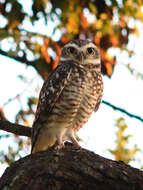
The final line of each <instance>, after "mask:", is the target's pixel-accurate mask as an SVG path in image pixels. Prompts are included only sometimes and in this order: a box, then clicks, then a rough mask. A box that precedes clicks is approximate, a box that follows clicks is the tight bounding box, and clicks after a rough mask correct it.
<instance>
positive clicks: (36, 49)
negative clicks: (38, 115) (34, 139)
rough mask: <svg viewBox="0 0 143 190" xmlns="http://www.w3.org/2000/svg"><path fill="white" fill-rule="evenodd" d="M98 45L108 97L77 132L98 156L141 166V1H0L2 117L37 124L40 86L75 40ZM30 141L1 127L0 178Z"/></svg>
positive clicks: (28, 147) (28, 151)
mask: <svg viewBox="0 0 143 190" xmlns="http://www.w3.org/2000/svg"><path fill="white" fill-rule="evenodd" d="M75 38H76V39H77V38H80V39H87V38H88V39H91V40H92V41H94V42H95V43H96V45H97V46H98V47H99V48H100V52H101V62H102V74H103V80H104V95H103V102H102V104H101V106H100V108H99V110H98V112H97V113H93V114H92V117H91V118H90V120H89V121H88V123H87V124H86V125H85V126H84V127H83V128H82V129H81V130H80V131H79V134H78V135H79V138H80V139H81V140H80V144H81V146H82V147H85V148H87V149H89V150H91V151H94V152H95V153H97V154H100V155H101V156H104V157H106V158H110V159H113V160H122V161H124V162H125V163H129V164H130V165H132V166H133V167H137V168H140V169H141V168H142V167H143V140H142V139H143V138H142V135H143V45H142V44H143V1H142V0H126V1H125V0H100V1H98V0H72V1H68V0H62V1H59V0H24V1H22V0H0V121H1V120H8V121H10V122H12V123H18V124H22V125H25V126H27V127H31V126H32V122H33V119H34V113H35V110H36V105H37V101H38V96H39V91H40V89H41V87H42V84H43V82H44V80H45V79H46V78H47V76H48V74H49V73H50V72H51V71H52V70H54V69H55V68H56V66H57V65H58V60H59V56H60V52H61V48H62V47H63V46H64V44H66V43H67V42H68V41H70V40H72V39H75ZM29 153H30V139H29V138H28V137H20V136H16V135H14V134H11V133H7V132H5V131H3V130H0V175H1V174H2V173H3V172H4V169H5V168H6V167H7V166H8V165H10V164H11V163H12V162H13V161H15V160H17V159H19V158H21V157H24V156H26V155H28V154H29Z"/></svg>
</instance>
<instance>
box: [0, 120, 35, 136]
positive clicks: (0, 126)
mask: <svg viewBox="0 0 143 190" xmlns="http://www.w3.org/2000/svg"><path fill="white" fill-rule="evenodd" d="M0 130H3V131H7V132H10V133H14V134H15V135H19V136H27V137H31V132H32V128H31V127H25V126H23V125H19V124H13V123H10V122H9V121H4V120H0Z"/></svg>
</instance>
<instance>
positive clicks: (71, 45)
mask: <svg viewBox="0 0 143 190" xmlns="http://www.w3.org/2000/svg"><path fill="white" fill-rule="evenodd" d="M64 47H66V48H68V47H74V48H79V47H78V46H77V45H76V44H70V43H69V44H66V45H65V46H64Z"/></svg>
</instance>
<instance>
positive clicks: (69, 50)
mask: <svg viewBox="0 0 143 190" xmlns="http://www.w3.org/2000/svg"><path fill="white" fill-rule="evenodd" d="M67 50H68V52H69V53H71V54H73V53H75V52H76V49H75V48H74V47H68V48H67Z"/></svg>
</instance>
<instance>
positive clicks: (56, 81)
mask: <svg viewBox="0 0 143 190" xmlns="http://www.w3.org/2000/svg"><path fill="white" fill-rule="evenodd" d="M102 93H103V82H102V77H101V62H100V52H99V49H98V48H97V47H96V45H95V44H94V43H93V42H91V41H90V40H81V39H78V40H72V41H70V42H69V43H67V44H66V45H65V46H64V47H63V48H62V51H61V56H60V60H59V64H58V66H57V68H56V69H55V70H54V71H53V72H52V73H50V74H49V75H48V78H47V80H46V81H45V82H44V85H43V87H42V89H41V92H40V96H39V102H38V106H37V111H36V114H35V120H34V122H33V126H32V138H31V139H32V150H31V152H32V153H35V152H39V151H44V150H46V149H48V147H52V146H53V145H56V147H57V148H58V149H59V148H62V147H64V142H65V141H66V140H70V141H71V142H72V143H73V147H75V148H79V147H80V145H79V144H78V141H77V139H76V133H77V132H78V131H79V129H80V128H81V127H83V125H84V124H85V123H86V122H87V121H88V119H89V117H90V116H91V114H92V112H93V111H97V109H98V107H99V105H100V102H101V98H102Z"/></svg>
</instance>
